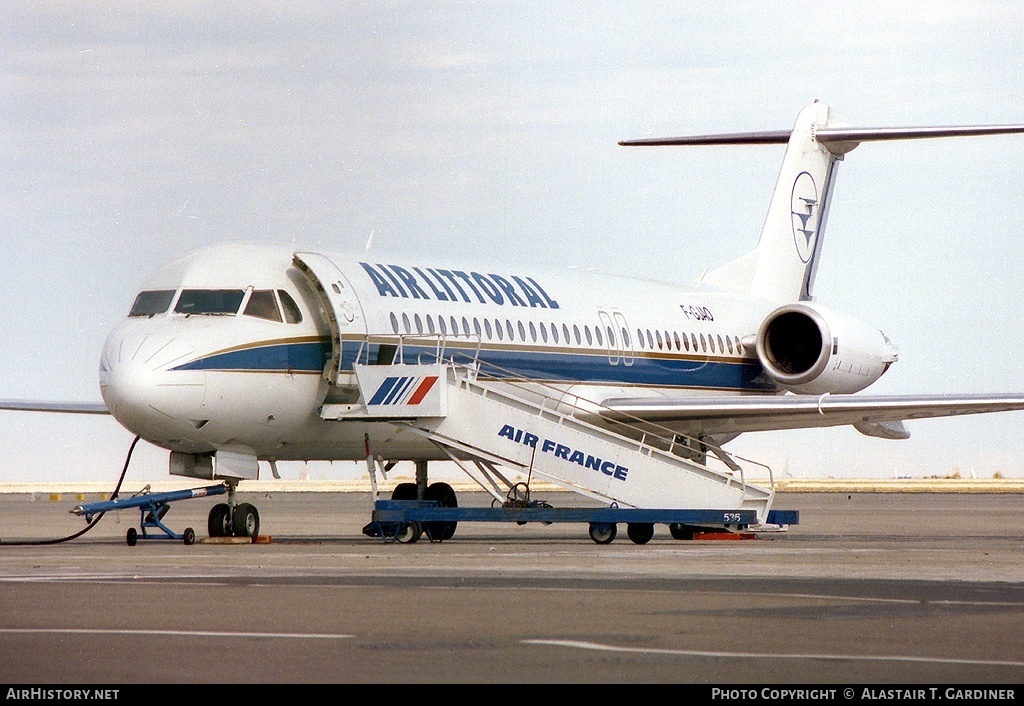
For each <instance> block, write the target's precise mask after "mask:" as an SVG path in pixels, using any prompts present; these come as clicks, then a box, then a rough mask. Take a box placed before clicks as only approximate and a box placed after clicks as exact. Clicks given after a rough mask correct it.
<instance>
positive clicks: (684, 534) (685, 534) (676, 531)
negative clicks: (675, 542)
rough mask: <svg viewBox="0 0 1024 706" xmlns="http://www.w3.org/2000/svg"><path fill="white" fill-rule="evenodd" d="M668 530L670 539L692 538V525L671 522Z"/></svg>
mask: <svg viewBox="0 0 1024 706" xmlns="http://www.w3.org/2000/svg"><path fill="white" fill-rule="evenodd" d="M668 532H669V534H671V535H672V539H693V527H690V526H689V525H681V524H679V523H678V522H673V523H672V524H670V525H669V526H668Z"/></svg>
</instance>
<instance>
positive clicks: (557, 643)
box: [522, 640, 1024, 667]
mask: <svg viewBox="0 0 1024 706" xmlns="http://www.w3.org/2000/svg"><path fill="white" fill-rule="evenodd" d="M522 642H523V644H526V645H546V646H550V647H575V648H577V649H581V650H596V651H600V652H632V653H638V654H648V655H678V656H681V657H728V658H741V659H817V660H832V661H836V662H839V661H842V662H846V661H851V660H854V661H862V662H922V663H928V664H958V665H985V666H995V667H1024V662H1006V661H1001V660H990V659H957V658H955V657H915V656H908V655H830V654H799V653H795V654H779V653H771V652H718V651H707V650H672V649H665V648H658V647H620V646H618V645H602V644H599V643H596V642H585V641H579V640H523V641H522Z"/></svg>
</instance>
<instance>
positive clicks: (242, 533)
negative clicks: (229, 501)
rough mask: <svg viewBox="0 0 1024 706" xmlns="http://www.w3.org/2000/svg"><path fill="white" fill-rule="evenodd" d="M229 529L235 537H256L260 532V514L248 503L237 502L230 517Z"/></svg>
mask: <svg viewBox="0 0 1024 706" xmlns="http://www.w3.org/2000/svg"><path fill="white" fill-rule="evenodd" d="M231 529H232V534H233V535H234V536H236V537H250V538H252V539H256V537H258V536H259V534H260V514H259V513H258V512H256V508H255V507H253V506H252V505H250V504H249V503H238V505H236V506H235V513H234V517H232V518H231Z"/></svg>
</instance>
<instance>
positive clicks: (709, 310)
mask: <svg viewBox="0 0 1024 706" xmlns="http://www.w3.org/2000/svg"><path fill="white" fill-rule="evenodd" d="M1021 132H1024V126H1021V125H1014V126H980V127H948V128H947V127H930V128H878V129H864V128H850V127H846V126H844V125H842V124H840V123H839V121H838V120H837V119H836V118H835V117H834V116H833V113H832V111H831V110H830V109H829V108H828V107H827V106H826V105H824V104H822V103H818V102H815V103H814V104H812V105H810V106H808V107H807V108H805V109H804V110H803V111H802V112H801V113H800V114H799V116H798V118H797V120H796V123H795V125H794V127H793V128H792V129H791V130H784V131H771V132H753V133H742V134H725V135H706V136H697V137H681V138H666V139H651V140H632V141H626V142H622V143H620V144H622V145H626V146H644V145H709V144H773V143H779V144H787V145H788V146H787V148H786V152H785V156H784V159H783V164H782V169H781V173H780V174H779V177H778V181H777V183H776V186H775V191H774V194H773V196H772V199H771V202H770V206H769V209H768V214H767V218H766V220H765V223H764V227H763V230H762V232H761V236H760V240H759V241H758V243H757V246H756V247H755V248H754V250H752V251H751V252H749V253H747V254H746V255H744V256H742V257H740V258H739V259H737V260H735V261H733V262H730V263H728V264H726V265H724V266H722V267H720V268H718V269H715V270H711V271H709V272H707V273H706V274H705V275H703V276H702V277H701V279H700V281H699V282H697V283H695V285H693V286H682V285H672V284H664V283H660V282H640V281H637V280H636V279H633V278H628V279H627V278H624V277H623V278H616V277H614V276H609V275H607V274H600V275H598V274H595V273H588V272H586V271H579V270H568V271H539V270H534V269H529V268H526V267H525V266H521V265H518V264H516V263H514V262H512V263H509V264H507V265H505V266H503V267H487V268H479V267H470V266H465V265H460V264H458V263H456V262H451V261H441V262H425V261H422V262H421V261H419V260H409V261H400V260H398V259H391V258H387V259H384V258H378V257H374V256H372V255H370V254H366V253H364V254H361V255H359V254H335V253H321V252H312V251H306V250H301V249H296V248H294V247H289V246H286V245H271V244H264V243H243V244H223V245H217V246H213V247H210V248H208V249H204V250H202V251H200V252H196V253H194V254H191V255H188V256H187V257H184V258H182V259H180V260H178V261H176V262H173V263H171V264H169V265H167V266H165V267H164V268H162V269H160V270H158V271H157V272H156V273H155V274H153V275H152V277H151V278H150V279H149V280H148V282H146V283H145V285H144V287H143V288H142V291H141V292H140V293H139V294H138V296H137V297H136V298H135V301H134V304H133V305H132V306H131V309H130V311H129V312H128V316H127V318H126V319H125V320H124V321H123V322H122V323H121V324H120V325H118V326H117V327H116V328H115V329H114V331H113V332H112V333H111V334H110V336H109V338H108V339H107V341H106V344H105V347H104V349H103V352H102V359H101V361H100V372H99V378H100V390H101V393H102V396H103V400H104V403H105V405H102V406H100V405H95V406H90V405H76V404H61V403H53V404H43V403H39V404H32V403H24V402H16V401H7V402H4V403H3V404H2V405H0V408H6V409H30V410H45V411H65V412H97V413H107V412H109V413H110V414H112V415H113V416H114V418H115V419H116V420H117V421H118V422H120V423H121V424H122V425H123V426H124V427H126V428H127V429H128V430H130V431H131V432H132V433H133V434H136V435H138V436H140V437H141V438H142V439H145V440H146V441H149V442H150V443H152V444H155V445H157V446H159V447H162V448H165V449H167V450H169V451H170V461H169V466H170V472H171V473H172V474H175V475H181V476H190V477H196V478H206V479H214V478H215V479H222V480H224V481H225V482H227V483H228V485H229V487H230V488H231V489H234V488H235V486H236V485H237V483H238V481H239V480H242V479H253V478H256V477H257V476H258V473H259V468H260V463H259V462H260V461H263V462H265V463H268V464H269V467H270V468H271V470H272V471H273V472H274V474H275V475H276V474H277V466H276V463H277V462H278V461H287V460H363V459H367V460H368V464H369V467H370V470H371V473H373V470H374V464H376V465H377V468H378V469H379V470H380V471H382V472H383V471H386V470H387V469H388V468H389V466H390V464H392V462H397V461H400V460H411V461H415V462H416V467H417V483H416V484H403V485H402V486H400V487H399V488H398V489H396V491H395V496H396V497H402V498H404V499H415V498H417V497H419V498H427V499H434V500H438V501H440V502H441V504H442V505H456V504H457V501H456V499H455V497H454V493H453V492H452V490H451V487H450V486H448V485H447V484H444V483H432V484H431V483H428V480H427V470H426V469H427V462H428V461H432V460H444V461H454V462H456V463H458V464H459V465H460V466H462V467H463V469H464V470H466V472H467V473H468V474H469V475H470V476H471V477H473V478H474V479H475V480H477V481H478V482H479V483H480V485H481V486H482V487H484V489H486V490H488V491H489V492H491V493H492V495H494V496H495V497H496V498H499V499H500V498H502V497H505V496H504V493H505V492H506V491H507V490H508V489H509V487H510V486H512V485H514V484H513V483H512V482H511V480H512V478H513V477H514V476H512V475H510V474H509V473H508V472H507V470H508V469H511V470H528V471H529V472H531V473H535V474H536V475H537V476H541V477H545V478H546V479H550V480H554V481H556V482H559V483H561V484H562V485H564V486H565V487H566V488H568V489H571V490H574V491H577V492H580V493H583V494H585V495H588V496H591V497H594V498H598V499H601V500H603V501H607V502H608V503H610V504H616V505H617V506H620V507H638V508H644V507H668V508H699V507H714V508H719V509H721V508H723V507H724V508H728V507H736V508H751V507H752V508H755V509H756V510H757V511H758V517H759V518H760V519H762V520H763V519H764V516H765V513H766V512H767V509H768V507H769V506H770V502H771V497H772V490H771V488H767V489H765V488H759V487H757V486H755V485H753V484H750V483H748V482H747V481H746V478H745V476H744V474H743V472H742V468H741V466H740V464H739V463H738V462H737V461H736V460H735V459H733V458H732V457H731V456H730V455H729V454H727V453H726V452H725V451H724V450H722V448H721V447H722V445H723V444H726V443H727V442H729V441H730V440H732V439H734V438H735V437H736V436H738V435H740V434H742V433H744V432H750V431H766V430H778V429H797V428H809V427H826V426H835V425H853V426H854V427H855V428H856V429H857V430H859V431H860V432H862V433H864V434H867V435H870V436H875V437H882V438H888V439H901V438H906V437H907V436H908V434H907V431H906V429H905V428H904V426H903V421H904V420H907V419H915V418H924V417H940V416H951V415H960V414H974V413H983V412H998V411H1007V410H1020V409H1024V395H1017V394H1015V395H959V396H898V397H897V396H868V395H862V394H855V393H859V392H860V391H862V390H864V389H865V388H867V387H869V386H870V385H871V384H872V383H874V382H875V381H876V380H878V379H879V377H881V376H882V375H883V374H884V373H885V372H886V371H887V370H888V369H889V367H890V366H891V365H892V364H893V363H895V362H896V361H897V349H896V346H895V345H893V343H892V342H891V341H890V339H889V338H888V337H886V335H885V334H883V333H882V332H881V331H879V330H878V329H877V328H875V327H873V326H871V325H870V324H867V323H864V322H861V321H859V320H858V319H856V318H853V317H851V316H849V315H847V314H845V313H842V312H838V311H834V310H832V309H830V308H828V307H826V306H822V305H821V304H819V303H818V302H816V301H815V300H814V298H813V296H812V293H813V285H814V279H815V271H816V268H817V264H818V261H819V256H820V253H821V248H822V240H823V234H824V230H825V223H826V219H827V216H828V210H829V204H830V201H831V198H832V194H833V188H834V185H835V179H836V169H837V165H838V163H839V162H840V161H842V160H843V158H844V157H845V155H846V154H847V153H848V152H850V151H851V150H853V149H854V148H855V147H857V145H858V144H860V143H861V142H866V141H876V140H895V139H912V138H926V137H953V136H970V135H992V134H1006V133H1021ZM716 463H721V464H722V465H723V466H724V467H723V468H721V469H719V468H716V467H714V464H716ZM229 499H230V501H229V502H228V503H221V504H218V505H216V506H215V507H214V508H213V510H211V513H210V517H209V531H210V534H211V535H215V536H224V535H232V534H234V535H242V536H255V534H256V533H258V531H259V515H258V513H257V511H256V509H255V508H254V507H253V506H251V505H249V504H245V503H236V502H235V501H234V493H231V494H230V495H229ZM452 531H454V528H452Z"/></svg>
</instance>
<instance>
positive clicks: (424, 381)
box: [368, 375, 438, 405]
mask: <svg viewBox="0 0 1024 706" xmlns="http://www.w3.org/2000/svg"><path fill="white" fill-rule="evenodd" d="M437 378H438V376H437V375H427V376H425V377H417V376H403V377H389V378H385V379H384V382H382V383H381V385H380V387H378V388H377V391H376V392H375V393H373V396H372V397H371V398H370V401H369V403H368V404H370V405H417V404H419V403H420V402H422V401H423V398H424V397H426V396H427V393H428V392H430V389H431V388H432V387H433V386H434V384H435V383H436V382H437Z"/></svg>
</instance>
